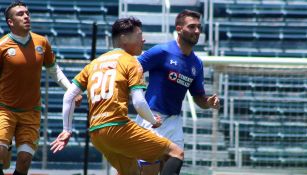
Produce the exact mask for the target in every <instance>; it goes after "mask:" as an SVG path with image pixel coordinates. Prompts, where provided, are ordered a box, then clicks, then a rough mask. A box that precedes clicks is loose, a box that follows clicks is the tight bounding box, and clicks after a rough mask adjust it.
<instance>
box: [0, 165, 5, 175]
mask: <svg viewBox="0 0 307 175" xmlns="http://www.w3.org/2000/svg"><path fill="white" fill-rule="evenodd" d="M0 175H4V172H3V164H0Z"/></svg>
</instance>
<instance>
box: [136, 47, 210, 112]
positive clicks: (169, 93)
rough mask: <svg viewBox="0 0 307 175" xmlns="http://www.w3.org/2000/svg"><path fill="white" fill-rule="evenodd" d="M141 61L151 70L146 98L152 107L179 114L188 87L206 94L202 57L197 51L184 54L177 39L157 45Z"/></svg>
mask: <svg viewBox="0 0 307 175" xmlns="http://www.w3.org/2000/svg"><path fill="white" fill-rule="evenodd" d="M138 60H139V62H140V63H141V65H142V67H143V69H144V72H146V71H149V85H148V88H147V91H146V94H145V98H146V100H147V102H148V104H149V106H150V108H151V109H152V110H154V111H157V112H160V113H162V114H166V115H177V114H180V111H181V107H182V101H183V99H184V96H185V94H186V92H187V90H189V91H190V93H191V94H192V96H196V95H204V94H205V90H204V75H203V64H202V62H201V60H200V59H199V58H198V57H197V56H196V55H195V54H194V52H191V54H190V55H189V56H185V55H184V54H183V53H182V51H181V50H180V48H179V47H178V45H177V43H176V41H171V42H169V43H166V44H163V45H156V46H154V47H153V48H151V49H149V50H148V51H146V52H145V53H144V54H142V55H141V56H140V57H139V58H138Z"/></svg>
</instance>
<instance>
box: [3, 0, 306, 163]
mask: <svg viewBox="0 0 307 175" xmlns="http://www.w3.org/2000/svg"><path fill="white" fill-rule="evenodd" d="M26 2H27V4H28V5H29V9H30V10H31V18H32V30H33V31H34V32H37V33H40V34H42V35H45V36H46V37H47V38H48V39H49V41H50V42H51V44H52V48H53V50H54V52H55V54H56V57H57V59H58V60H59V64H60V66H61V67H62V68H63V71H64V73H65V74H66V75H67V76H68V77H69V79H72V78H73V77H74V76H75V75H76V74H77V73H78V72H79V71H80V70H81V69H82V67H84V66H85V64H86V61H84V60H87V61H89V59H90V55H91V48H90V45H91V37H92V33H91V32H92V23H93V22H97V23H98V24H99V28H98V38H97V39H98V40H97V55H99V54H102V53H105V52H106V51H107V50H108V49H109V48H110V24H112V23H113V22H114V20H115V19H117V18H118V13H119V12H118V1H113V0H103V1H99V2H97V1H95V0H87V1H83V0H71V1H70V0H45V1H41V0H27V1H26ZM127 2H128V11H127V12H125V11H122V12H120V15H122V16H135V17H137V18H139V19H141V21H142V22H143V23H144V28H143V29H144V37H145V39H146V45H145V49H147V48H149V47H151V46H153V45H154V44H157V43H163V42H165V41H168V40H169V39H172V38H173V35H172V32H173V30H174V19H175V16H176V13H177V12H179V11H181V10H182V9H185V8H188V9H192V10H196V11H198V12H200V13H204V11H203V6H204V3H203V1H200V0H190V1H185V0H172V1H171V4H172V5H171V9H170V17H169V21H170V27H169V31H170V33H165V32H162V31H163V29H162V21H163V20H162V17H163V16H162V14H161V13H162V4H161V0H142V2H137V3H136V1H132V0H127ZM8 4H9V2H8V1H0V10H1V11H3V10H4V8H5V7H6V6H7V5H8ZM213 5H214V23H218V24H219V31H218V35H219V42H218V45H219V48H218V55H226V56H261V57H298V58H306V55H307V52H306V47H307V45H306V40H307V32H306V31H307V30H306V29H307V25H306V19H305V18H306V15H307V11H306V9H307V3H306V1H304V0H294V1H291V0H215V1H214V4H213ZM207 22H208V21H205V22H204V33H203V34H201V38H200V41H199V43H198V45H197V47H196V50H197V51H200V52H205V51H206V50H204V49H205V47H206V46H207V38H208V35H209V33H208V23H207ZM7 32H8V28H7V25H6V23H5V19H4V17H3V16H1V17H0V34H1V35H4V34H6V33H7ZM60 60H68V61H67V62H65V61H64V62H61V61H60ZM80 60H83V61H81V62H80ZM213 73H214V72H213V70H212V69H210V68H208V69H207V68H206V69H205V82H206V92H207V94H212V93H213V92H214V90H213V89H212V88H213V87H212V84H213ZM221 82H222V83H221V86H222V89H224V88H225V86H227V88H228V92H224V91H220V95H221V98H222V99H221V100H222V103H223V101H224V100H229V99H224V96H225V93H227V95H228V98H234V100H235V103H234V108H233V110H234V116H233V121H231V119H230V116H228V115H226V116H222V115H223V113H222V111H223V110H224V108H225V107H222V108H221V110H220V113H221V114H220V116H219V127H218V132H217V135H218V137H217V138H216V139H217V140H216V141H217V148H218V150H217V153H216V155H213V154H212V147H213V144H212V140H213V138H212V125H213V120H212V111H210V110H206V111H203V110H200V109H198V108H197V116H198V121H197V130H196V131H197V140H196V149H197V154H196V160H197V161H196V165H197V166H202V167H203V166H212V164H211V163H212V159H213V156H215V158H216V159H217V163H218V166H219V167H220V166H237V165H236V162H235V152H236V150H235V148H234V143H233V140H231V133H230V132H231V127H233V125H234V123H237V124H238V128H239V137H240V138H239V147H240V150H241V151H242V163H243V166H252V167H259V166H260V167H265V166H268V167H272V166H274V167H306V166H307V147H306V145H307V130H306V128H307V125H306V123H307V117H306V114H307V104H306V101H304V100H302V99H306V97H307V93H306V91H307V79H306V76H304V75H302V76H297V77H295V76H287V75H284V76H283V77H277V76H274V75H271V76H266V75H261V76H260V75H257V76H252V75H249V74H231V73H229V74H228V80H227V83H226V80H225V81H224V79H223V81H221ZM45 83H46V74H45V71H44V74H43V75H42V82H41V87H42V88H41V89H42V97H43V98H42V103H43V107H45V104H46V103H48V115H49V116H48V128H41V136H42V137H41V145H42V141H43V139H44V138H43V131H44V130H47V132H48V138H47V142H48V143H50V142H51V141H52V140H53V139H54V138H55V137H56V136H57V135H58V134H59V133H60V132H61V130H62V122H61V108H62V106H61V105H62V97H63V94H64V91H63V90H62V89H61V88H59V87H58V86H57V84H56V83H55V82H53V81H51V80H50V79H49V89H48V92H46V89H45ZM46 94H48V98H49V99H48V102H46V101H45V99H44V96H45V95H46ZM289 101H291V103H289ZM185 106H187V104H185ZM227 107H228V106H227ZM43 110H46V109H45V108H44V109H43ZM183 112H184V113H187V118H186V120H185V121H184V122H185V127H184V133H185V150H186V155H185V156H186V159H185V166H190V165H192V156H193V140H192V132H193V121H192V119H191V113H190V111H189V110H184V111H183ZM86 113H87V104H86V97H85V96H84V100H83V102H82V105H81V107H80V108H77V111H76V115H75V121H74V137H73V138H72V140H71V141H72V142H71V145H70V146H69V147H68V148H67V149H66V150H65V151H64V152H63V154H56V155H51V153H50V152H48V158H49V159H48V166H49V168H56V167H57V166H61V165H64V164H65V165H67V167H69V168H80V165H81V164H82V161H83V157H82V153H83V150H82V149H83V146H84V136H85V128H86V126H85V116H84V115H85V114H86ZM135 114H136V112H135V110H134V109H133V107H132V106H129V115H130V116H132V117H134V116H135ZM42 117H43V116H42ZM42 123H43V118H42ZM90 151H91V152H90V162H91V164H92V165H94V167H96V168H97V167H100V168H101V165H100V164H101V161H102V160H101V157H97V155H99V154H98V153H97V152H96V151H95V150H93V148H92V147H91V150H90ZM15 153H16V150H15V149H14V154H15ZM13 159H16V156H15V155H14V156H13ZM41 161H42V147H40V150H39V151H38V153H37V155H36V156H35V158H34V163H33V164H34V166H36V167H40V166H41ZM72 161H73V162H78V163H79V164H73V163H72ZM49 163H50V164H49ZM52 164H53V165H54V166H52ZM61 167H64V166H61ZM65 167H66V166H65Z"/></svg>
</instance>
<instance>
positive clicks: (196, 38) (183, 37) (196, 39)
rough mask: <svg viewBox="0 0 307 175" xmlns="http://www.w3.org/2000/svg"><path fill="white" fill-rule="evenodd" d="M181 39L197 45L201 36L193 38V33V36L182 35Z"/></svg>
mask: <svg viewBox="0 0 307 175" xmlns="http://www.w3.org/2000/svg"><path fill="white" fill-rule="evenodd" d="M181 39H182V41H184V42H185V43H186V44H188V45H190V46H195V45H196V44H197V43H198V39H199V36H196V37H195V38H193V35H192V36H187V35H181Z"/></svg>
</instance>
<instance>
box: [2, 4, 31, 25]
mask: <svg viewBox="0 0 307 175" xmlns="http://www.w3.org/2000/svg"><path fill="white" fill-rule="evenodd" d="M16 6H24V7H26V8H27V5H26V4H25V3H24V2H22V1H19V0H17V1H13V2H12V3H11V4H10V5H9V6H8V7H6V9H5V11H4V16H5V20H6V22H7V20H8V19H9V18H10V17H11V14H10V10H11V9H12V8H14V7H16Z"/></svg>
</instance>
